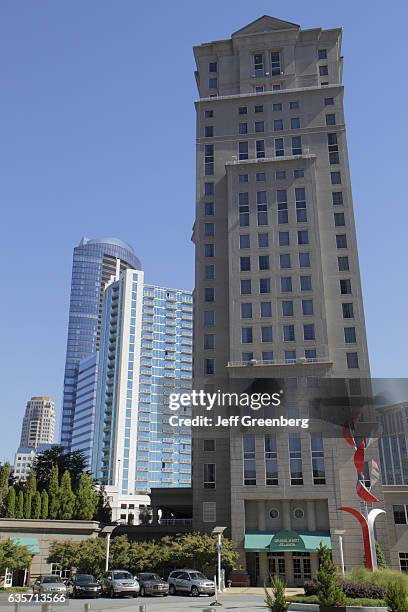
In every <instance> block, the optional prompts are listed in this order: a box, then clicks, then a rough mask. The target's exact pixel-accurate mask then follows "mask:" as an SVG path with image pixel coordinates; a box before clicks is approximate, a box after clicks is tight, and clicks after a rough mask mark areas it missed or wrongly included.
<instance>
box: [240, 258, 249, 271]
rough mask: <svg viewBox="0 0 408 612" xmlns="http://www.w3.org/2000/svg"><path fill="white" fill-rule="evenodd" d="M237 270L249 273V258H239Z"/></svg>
mask: <svg viewBox="0 0 408 612" xmlns="http://www.w3.org/2000/svg"><path fill="white" fill-rule="evenodd" d="M239 260H240V261H239V269H240V271H241V272H250V271H251V258H250V257H240V258H239Z"/></svg>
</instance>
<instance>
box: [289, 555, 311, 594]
mask: <svg viewBox="0 0 408 612" xmlns="http://www.w3.org/2000/svg"><path fill="white" fill-rule="evenodd" d="M293 578H294V581H295V583H296V585H299V586H303V584H304V582H305V581H306V580H311V579H312V566H311V562H310V553H302V552H299V553H293Z"/></svg>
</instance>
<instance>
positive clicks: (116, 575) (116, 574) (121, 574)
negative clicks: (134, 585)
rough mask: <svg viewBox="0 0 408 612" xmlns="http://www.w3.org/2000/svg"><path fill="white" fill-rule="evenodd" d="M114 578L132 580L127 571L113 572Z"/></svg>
mask: <svg viewBox="0 0 408 612" xmlns="http://www.w3.org/2000/svg"><path fill="white" fill-rule="evenodd" d="M113 578H114V580H133V576H132V574H130V573H129V572H113Z"/></svg>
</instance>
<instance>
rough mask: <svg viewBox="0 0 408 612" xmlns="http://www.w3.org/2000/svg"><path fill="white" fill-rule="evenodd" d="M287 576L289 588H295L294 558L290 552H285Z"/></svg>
mask: <svg viewBox="0 0 408 612" xmlns="http://www.w3.org/2000/svg"><path fill="white" fill-rule="evenodd" d="M285 576H286V584H287V586H293V585H294V582H295V580H294V577H293V556H292V553H290V552H285Z"/></svg>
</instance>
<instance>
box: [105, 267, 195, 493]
mask: <svg viewBox="0 0 408 612" xmlns="http://www.w3.org/2000/svg"><path fill="white" fill-rule="evenodd" d="M192 318H193V308H192V294H191V292H188V291H179V290H172V289H167V288H161V287H155V286H152V285H144V282H143V272H140V271H131V270H128V271H126V272H124V273H123V274H122V275H121V278H120V280H119V281H116V282H113V283H112V284H111V285H110V286H109V287H108V288H107V289H106V291H105V302H104V316H103V329H102V334H101V348H100V358H99V377H98V392H97V408H96V414H97V417H96V435H95V445H94V453H93V472H94V475H95V476H96V477H97V478H98V480H100V481H101V482H102V483H103V484H105V485H107V486H112V487H116V488H117V489H118V490H119V491H120V493H121V494H122V495H128V494H134V493H141V494H143V493H147V492H148V491H149V490H150V488H151V487H152V486H155V487H158V486H161V487H166V486H168V487H176V486H186V487H188V486H190V483H191V430H190V428H174V427H170V426H169V423H168V419H169V416H170V411H169V408H168V396H169V394H170V393H173V392H181V391H183V390H186V391H188V390H190V389H191V384H192ZM186 413H187V414H188V412H187V410H186Z"/></svg>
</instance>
